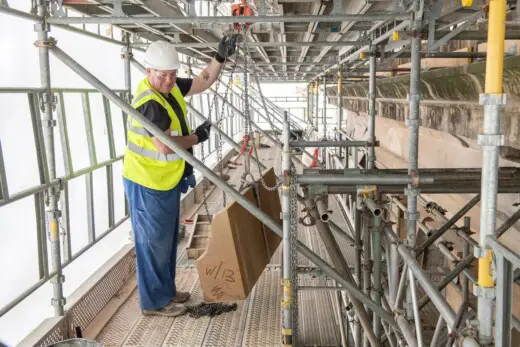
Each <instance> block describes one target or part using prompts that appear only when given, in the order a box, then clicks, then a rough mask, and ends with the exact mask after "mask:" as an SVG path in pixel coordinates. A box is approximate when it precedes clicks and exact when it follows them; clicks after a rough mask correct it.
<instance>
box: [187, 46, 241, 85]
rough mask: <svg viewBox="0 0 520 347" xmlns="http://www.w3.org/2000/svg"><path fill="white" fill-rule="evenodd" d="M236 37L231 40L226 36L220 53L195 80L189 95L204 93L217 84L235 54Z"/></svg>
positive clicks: (219, 48)
mask: <svg viewBox="0 0 520 347" xmlns="http://www.w3.org/2000/svg"><path fill="white" fill-rule="evenodd" d="M235 50H236V36H232V37H230V38H228V37H226V36H224V37H222V39H221V40H220V42H219V44H218V51H217V53H216V54H215V57H214V58H213V59H212V60H211V62H210V63H209V65H208V66H207V67H206V68H205V69H204V70H202V72H201V73H200V74H199V75H198V76H197V77H195V78H194V79H193V83H192V85H191V89H190V91H189V92H188V94H187V95H194V94H198V93H202V92H203V91H205V90H206V89H208V88H209V87H211V86H212V85H213V83H215V81H216V80H217V78H218V76H219V74H220V71H221V70H222V68H223V67H224V64H225V62H226V59H227V58H229V57H231V56H232V55H233V54H235Z"/></svg>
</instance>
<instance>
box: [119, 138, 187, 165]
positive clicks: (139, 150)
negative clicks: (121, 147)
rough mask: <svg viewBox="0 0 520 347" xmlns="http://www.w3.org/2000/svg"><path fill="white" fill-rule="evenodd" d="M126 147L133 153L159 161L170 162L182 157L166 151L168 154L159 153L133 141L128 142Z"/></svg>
mask: <svg viewBox="0 0 520 347" xmlns="http://www.w3.org/2000/svg"><path fill="white" fill-rule="evenodd" d="M127 148H128V149H129V150H130V151H132V152H134V153H135V154H139V155H142V156H143V157H147V158H150V159H155V160H159V161H166V162H170V161H175V160H180V159H182V158H181V156H180V155H178V154H177V153H168V154H165V153H160V152H157V151H153V150H151V149H146V148H143V147H139V146H138V145H136V144H135V143H133V142H128V144H127Z"/></svg>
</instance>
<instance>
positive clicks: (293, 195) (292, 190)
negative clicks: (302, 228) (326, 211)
mask: <svg viewBox="0 0 520 347" xmlns="http://www.w3.org/2000/svg"><path fill="white" fill-rule="evenodd" d="M295 178H296V168H295V166H294V165H293V164H292V163H291V183H290V186H289V199H290V202H291V229H290V235H289V239H290V242H291V256H290V257H291V268H292V269H293V271H292V278H291V282H292V287H291V288H292V317H291V318H292V335H293V345H295V346H297V345H298V341H297V339H298V272H297V271H296V269H297V268H298V252H297V251H296V243H297V242H298V199H297V195H298V185H297V184H296V182H295V181H294V180H295Z"/></svg>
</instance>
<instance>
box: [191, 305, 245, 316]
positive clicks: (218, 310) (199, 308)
mask: <svg viewBox="0 0 520 347" xmlns="http://www.w3.org/2000/svg"><path fill="white" fill-rule="evenodd" d="M237 306H238V305H237V304H236V303H233V304H224V303H221V302H218V303H210V304H206V303H205V302H202V303H200V304H198V305H196V306H187V308H188V314H189V316H190V317H191V318H200V317H204V316H209V317H215V316H218V315H220V314H222V313H225V312H231V311H236V309H237Z"/></svg>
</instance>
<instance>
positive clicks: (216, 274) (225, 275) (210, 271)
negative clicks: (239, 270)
mask: <svg viewBox="0 0 520 347" xmlns="http://www.w3.org/2000/svg"><path fill="white" fill-rule="evenodd" d="M223 264H224V262H223V261H221V262H220V264H219V265H218V267H217V266H216V265H215V266H213V267H207V268H206V276H210V277H213V278H214V279H217V278H220V279H222V280H224V281H226V282H231V283H233V282H235V271H233V270H231V269H226V268H222V265H223Z"/></svg>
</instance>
